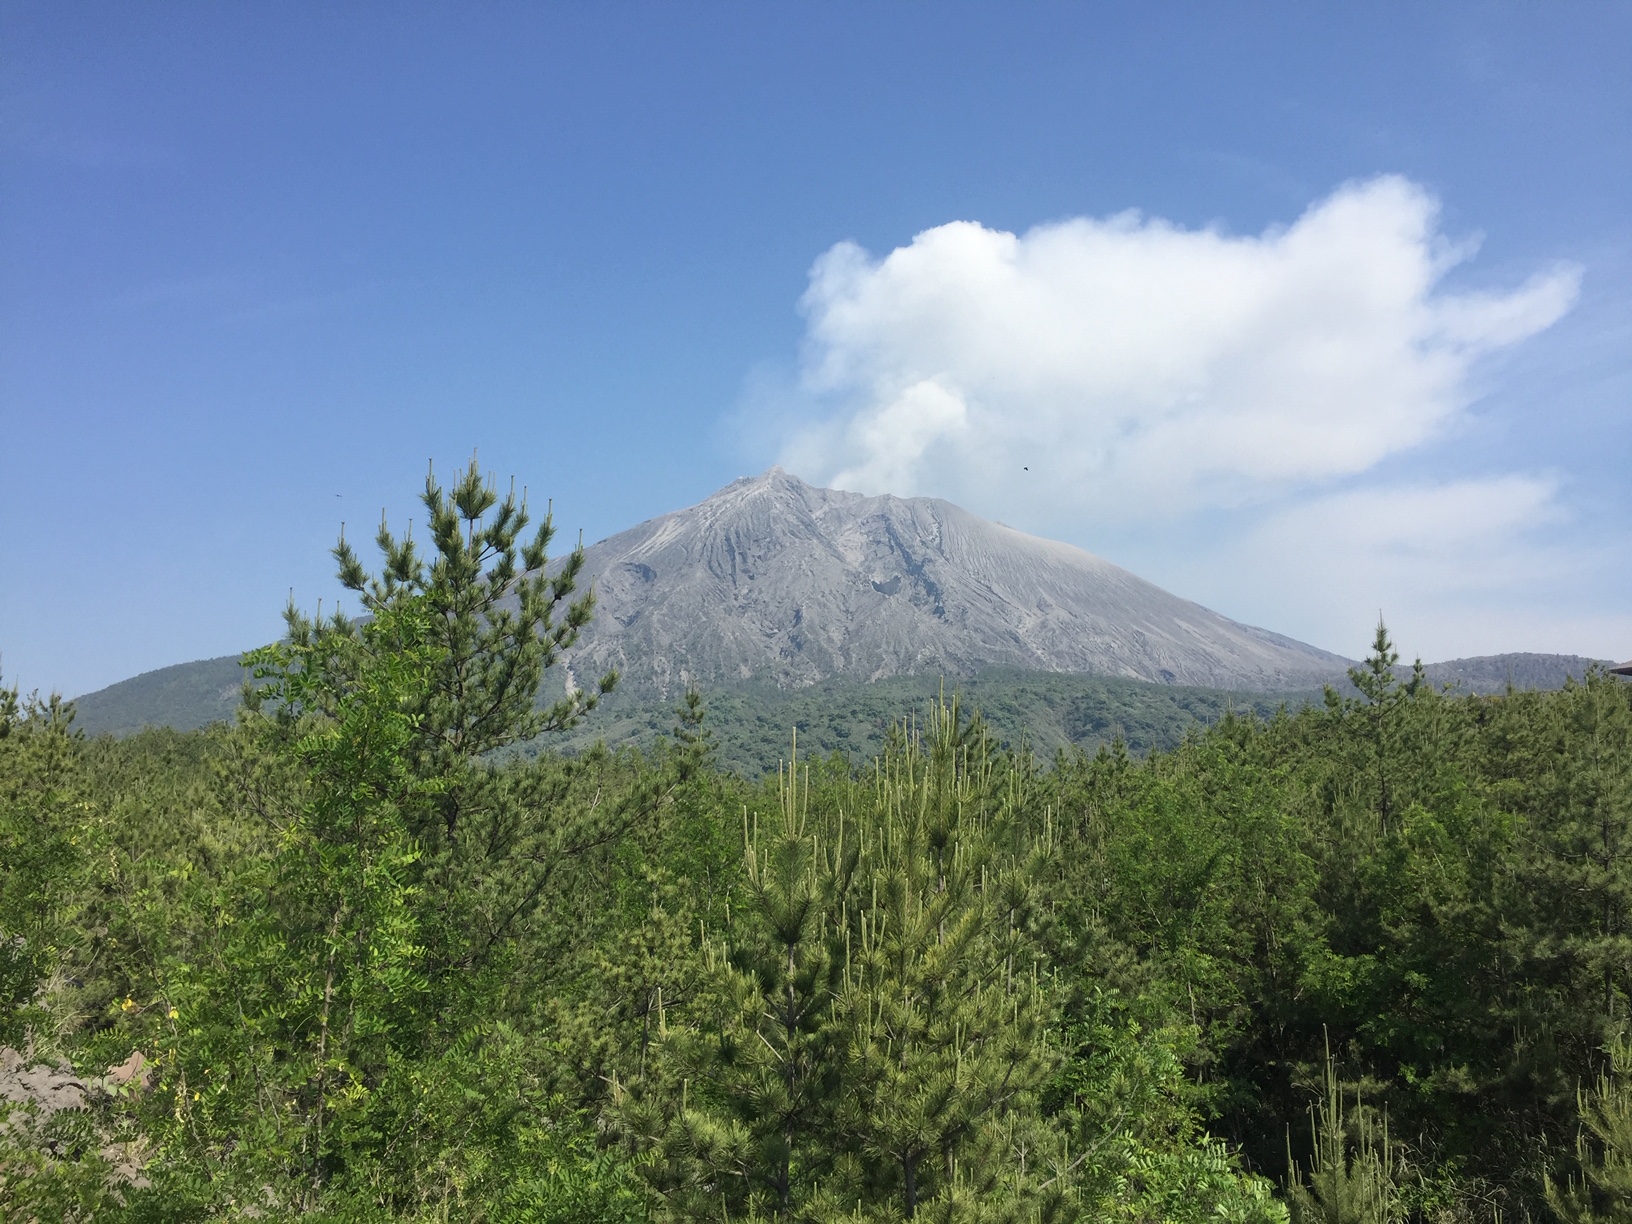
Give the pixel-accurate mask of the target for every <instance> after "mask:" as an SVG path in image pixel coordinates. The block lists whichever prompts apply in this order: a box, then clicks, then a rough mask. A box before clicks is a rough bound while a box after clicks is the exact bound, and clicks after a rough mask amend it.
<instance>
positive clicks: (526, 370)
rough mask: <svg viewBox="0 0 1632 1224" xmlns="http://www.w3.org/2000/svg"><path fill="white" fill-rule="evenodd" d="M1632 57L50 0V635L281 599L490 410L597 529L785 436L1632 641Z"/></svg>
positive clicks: (1306, 39) (1250, 559)
mask: <svg viewBox="0 0 1632 1224" xmlns="http://www.w3.org/2000/svg"><path fill="white" fill-rule="evenodd" d="M1628 62H1632V9H1629V8H1628V7H1627V6H1625V5H1624V4H1602V5H1587V4H1580V5H1577V4H1561V5H1551V6H1545V7H1543V6H1534V5H1525V6H1520V5H1512V6H1504V5H1499V4H1477V5H1471V4H1470V5H1434V4H1429V5H1409V6H1408V5H1370V6H1360V5H1351V6H1342V7H1340V6H1335V5H1290V4H1287V5H1254V4H1241V5H1231V6H1221V5H1214V4H1194V5H1185V4H1171V5H1162V6H1132V5H1129V6H1110V5H1088V4H1069V5H1050V4H1041V3H1039V4H1021V5H1014V4H995V3H994V4H944V3H942V4H905V3H901V4H890V3H886V4H877V3H869V4H855V5H850V4H836V3H825V4H821V5H815V4H806V5H795V4H778V5H764V4H727V3H712V4H707V5H679V4H653V5H639V4H624V5H619V4H613V5H595V6H591V5H559V6H545V5H534V6H521V5H500V4H462V5H453V4H447V5H413V4H408V5H403V4H391V5H386V4H378V5H368V4H352V5H316V4H309V5H301V4H288V5H276V6H251V5H239V4H231V5H218V4H214V5H202V4H201V5H184V4H155V5H146V6H139V7H138V6H129V5H112V4H108V5H96V4H80V5H62V4H34V3H23V4H19V3H11V2H0V159H3V160H0V481H3V489H4V502H3V505H4V519H3V520H0V666H3V669H4V673H5V675H6V676H7V677H8V679H15V680H18V681H20V682H21V683H22V684H23V685H24V686H25V687H35V686H38V687H40V688H42V689H48V688H53V687H55V688H60V689H62V690H63V691H65V692H67V693H70V694H72V693H77V692H83V691H87V690H89V689H93V688H96V687H99V686H101V685H103V684H106V683H109V682H111V681H114V680H117V679H121V678H123V677H125V676H128V675H132V674H135V673H137V672H140V671H143V670H146V669H149V668H153V667H158V666H162V665H165V664H168V663H173V662H179V661H182V660H185V659H190V658H198V657H203V656H208V655H216V654H223V653H228V652H230V651H234V650H238V649H243V648H246V647H248V646H252V645H254V644H256V643H258V642H261V641H263V640H266V639H269V638H270V637H272V636H274V635H275V634H276V633H277V631H278V628H279V619H278V617H279V612H280V610H281V607H282V605H283V603H284V601H285V599H286V598H287V596H288V593H289V592H290V591H291V589H292V590H293V592H294V594H295V596H296V598H297V599H298V600H299V601H301V602H302V603H303V604H307V605H310V604H313V603H315V601H316V600H317V599H318V598H319V597H323V598H325V599H332V598H333V596H334V593H335V584H334V582H333V580H332V576H331V573H330V570H331V566H330V563H329V560H328V558H327V555H326V550H327V548H328V547H329V545H330V544H331V543H332V541H333V539H334V536H335V533H336V531H337V530H338V528H339V525H340V522H341V521H342V520H346V521H348V522H349V523H351V524H352V529H353V531H356V530H357V529H358V528H361V527H371V526H372V525H373V524H374V523H375V522H377V520H378V516H379V514H380V511H381V508H382V507H384V508H385V509H386V510H387V511H388V513H389V514H390V515H391V517H392V518H393V520H394V521H396V522H399V523H400V522H401V521H403V520H405V519H407V518H408V517H411V516H412V514H413V512H414V509H415V507H414V502H413V498H414V493H415V491H416V490H417V488H418V486H419V483H420V481H421V479H422V476H423V472H424V468H425V464H426V461H427V460H428V459H434V460H435V461H436V462H437V464H438V466H439V467H441V468H442V469H443V470H451V469H452V468H453V467H454V466H455V465H457V464H459V463H461V462H462V461H463V460H464V459H465V458H467V457H468V456H469V455H470V453H471V452H472V450H473V449H477V450H479V453H480V457H481V460H482V462H483V464H484V466H487V467H490V468H492V469H494V470H495V471H497V472H498V473H499V474H500V475H501V476H508V475H510V474H512V473H513V474H515V475H516V476H517V477H518V478H519V479H520V480H522V481H524V482H525V483H527V484H528V485H529V487H530V489H531V490H532V491H533V493H534V495H535V497H539V498H542V497H546V496H548V497H553V498H554V502H555V507H556V511H557V520H558V522H559V524H560V525H561V526H562V527H563V528H564V529H566V531H567V534H568V536H569V537H570V536H573V535H575V534H576V532H577V530H579V529H582V531H583V532H584V535H585V538H586V539H588V540H594V539H597V538H600V537H601V536H604V535H606V534H610V533H611V532H613V531H616V530H619V529H621V528H623V527H626V526H629V525H632V524H633V523H635V522H637V521H639V520H641V519H644V518H647V517H650V516H652V515H654V514H658V513H662V512H664V511H667V510H670V509H675V508H678V507H680V506H683V505H687V504H690V503H693V502H695V501H697V500H700V499H701V498H702V497H704V496H706V495H707V494H708V493H710V492H712V491H713V490H714V489H716V488H718V487H719V486H720V485H722V484H724V483H726V482H727V481H729V480H731V479H733V478H735V477H737V476H739V475H743V474H746V473H749V472H753V471H757V470H760V469H762V468H764V467H766V466H768V465H769V464H770V463H772V462H777V461H781V462H783V463H784V465H785V466H788V467H790V468H792V469H793V470H795V471H796V472H798V473H799V474H800V475H803V476H805V477H806V478H807V479H811V480H820V481H836V482H839V483H845V484H849V485H851V486H854V487H858V488H865V489H867V490H869V491H877V490H883V489H888V490H889V491H893V492H898V493H915V494H932V495H940V496H947V497H951V498H953V499H954V500H957V501H960V502H961V503H963V504H965V505H967V506H969V508H970V509H973V510H976V511H977V512H979V513H983V514H986V515H989V516H991V517H995V518H1001V519H1002V520H1003V521H1005V522H1009V523H1011V524H1012V525H1014V526H1018V527H1022V528H1025V529H1028V530H1033V531H1036V532H1038V533H1039V534H1045V535H1049V536H1053V537H1055V538H1060V539H1066V540H1069V541H1071V542H1073V543H1076V544H1080V545H1082V546H1084V547H1086V548H1089V549H1091V550H1093V551H1096V552H1099V553H1101V554H1102V555H1104V556H1107V557H1109V558H1110V559H1112V560H1115V561H1117V562H1119V563H1121V564H1123V565H1126V566H1128V567H1129V568H1131V569H1133V570H1134V571H1135V572H1138V573H1140V574H1142V575H1144V576H1146V577H1148V578H1151V579H1152V580H1155V581H1157V582H1160V583H1161V584H1163V585H1164V586H1167V587H1168V588H1169V589H1172V590H1174V591H1177V592H1179V593H1181V594H1184V595H1187V596H1190V597H1192V598H1195V599H1197V600H1199V601H1201V602H1203V603H1207V604H1209V605H1210V606H1213V607H1216V608H1218V609H1219V610H1220V611H1223V612H1225V613H1226V614H1228V615H1232V616H1235V617H1237V618H1239V619H1242V620H1247V621H1250V622H1253V623H1258V624H1262V625H1265V626H1268V627H1270V628H1273V629H1276V630H1279V631H1282V632H1286V633H1290V634H1292V635H1294V636H1298V637H1301V638H1304V639H1305V640H1309V641H1313V642H1316V643H1317V644H1319V645H1321V646H1325V647H1328V648H1331V649H1335V650H1340V651H1343V652H1345V653H1350V654H1358V653H1360V652H1361V651H1362V650H1363V649H1364V646H1365V642H1366V639H1367V636H1368V631H1369V627H1370V626H1371V625H1372V624H1373V623H1374V622H1375V618H1376V615H1377V612H1378V610H1379V609H1381V610H1382V611H1383V612H1384V613H1385V615H1387V617H1388V619H1389V621H1390V623H1391V625H1393V627H1394V628H1395V630H1396V635H1397V637H1398V638H1399V639H1400V641H1401V644H1402V646H1403V647H1404V649H1405V650H1406V651H1407V652H1408V653H1416V652H1421V653H1422V654H1424V655H1425V656H1426V657H1429V658H1444V657H1452V656H1456V655H1466V654H1474V653H1487V652H1492V651H1497V650H1510V649H1512V650H1516V649H1530V650H1559V651H1571V652H1582V653H1589V654H1594V655H1605V656H1615V657H1625V656H1627V655H1632V546H1629V539H1632V482H1629V481H1628V480H1627V475H1626V473H1627V468H1628V459H1629V458H1632V147H1629V143H1628V136H1627V133H1628V132H1629V131H1632V73H1628V72H1627V71H1626V64H1627V63H1628ZM958 223H963V224H961V225H960V224H958ZM1033 344H1036V345H1040V346H1041V347H1039V348H1038V349H1037V350H1036V351H1035V352H1033V350H1032V348H1030V347H1028V346H1030V345H1033ZM1050 345H1052V347H1050ZM1045 376H1046V377H1045ZM1044 384H1046V385H1044ZM1265 405H1269V407H1265ZM1039 455H1040V456H1043V457H1044V458H1043V461H1042V462H1037V463H1033V462H1027V460H1028V459H1033V458H1035V457H1036V456H1039ZM1016 468H1021V469H1024V468H1033V469H1035V470H1036V471H1037V475H1036V476H1035V477H1034V476H1032V475H1031V474H1030V473H1027V474H1026V475H1025V476H1024V477H1022V476H1021V475H1020V474H1019V473H1018V472H1017V471H1016V470H1015V469H1016Z"/></svg>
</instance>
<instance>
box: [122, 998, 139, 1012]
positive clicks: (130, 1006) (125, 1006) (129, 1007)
mask: <svg viewBox="0 0 1632 1224" xmlns="http://www.w3.org/2000/svg"><path fill="white" fill-rule="evenodd" d="M119 1010H120V1011H127V1012H128V1011H135V1010H136V1000H135V999H128V998H127V999H126V1000H125V1001H124V1002H123V1003H121V1004H119Z"/></svg>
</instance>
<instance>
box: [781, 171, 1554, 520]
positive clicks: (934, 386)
mask: <svg viewBox="0 0 1632 1224" xmlns="http://www.w3.org/2000/svg"><path fill="white" fill-rule="evenodd" d="M1436 220H1437V205H1436V203H1435V201H1434V200H1433V198H1432V197H1431V196H1430V195H1428V194H1427V193H1426V192H1425V191H1423V190H1422V189H1421V188H1420V187H1417V186H1415V185H1414V184H1412V183H1410V182H1408V181H1406V180H1404V179H1401V178H1397V177H1388V178H1380V179H1375V180H1372V181H1369V182H1364V183H1358V184H1354V185H1350V186H1347V187H1344V188H1342V189H1341V190H1339V191H1337V192H1336V193H1334V194H1333V195H1331V196H1330V197H1329V198H1327V199H1325V200H1322V201H1321V202H1319V203H1318V204H1316V205H1314V206H1313V207H1312V208H1310V209H1309V210H1308V212H1306V213H1305V214H1304V215H1303V216H1302V217H1301V218H1299V219H1298V220H1297V221H1296V222H1295V223H1293V224H1292V225H1290V226H1289V227H1285V228H1278V229H1272V230H1269V231H1267V232H1265V233H1264V234H1262V235H1259V236H1256V237H1250V236H1249V237H1240V236H1231V235H1228V234H1225V233H1223V232H1221V231H1219V230H1216V229H1204V230H1187V229H1183V228H1180V227H1177V226H1174V225H1171V224H1168V223H1166V222H1164V221H1160V220H1154V219H1145V218H1141V217H1139V216H1136V215H1132V214H1126V215H1122V216H1118V217H1112V218H1110V219H1108V220H1092V219H1074V220H1069V221H1063V222H1059V223H1055V224H1050V225H1044V226H1039V227H1037V228H1036V229H1033V230H1031V231H1029V232H1028V233H1025V234H1023V235H1018V236H1017V235H1015V234H1011V233H1005V232H1002V231H998V230H990V229H986V228H984V227H983V226H980V225H977V224H973V223H971V222H954V223H952V224H948V225H942V226H938V227H936V228H935V229H931V230H927V231H925V232H924V233H922V234H919V235H918V236H917V237H916V238H915V239H913V241H912V243H911V244H910V245H908V246H905V247H901V248H898V249H897V250H895V251H892V252H890V254H889V255H887V256H886V257H884V258H883V259H874V258H872V257H870V256H869V255H867V254H866V253H865V252H864V251H862V250H861V249H860V248H859V247H857V246H855V245H854V244H853V243H840V244H839V245H837V246H835V247H833V248H832V249H831V250H830V251H828V252H827V253H826V254H825V255H823V256H822V257H821V258H820V259H819V260H818V261H817V262H816V265H815V267H814V268H813V269H812V271H811V280H810V287H809V290H808V292H807V293H806V295H805V297H804V302H803V306H804V310H805V313H806V316H807V319H808V334H807V339H806V345H807V347H806V352H805V360H804V365H803V384H804V389H805V392H806V393H807V394H808V395H809V396H811V397H812V398H813V399H814V400H815V402H816V403H817V404H819V405H821V406H822V408H823V409H824V411H825V416H824V418H823V419H822V420H821V422H820V423H819V424H817V425H815V426H812V427H807V428H805V429H803V430H802V431H800V432H799V433H798V434H797V436H795V437H793V438H792V439H791V440H790V441H789V442H788V443H787V445H786V446H785V447H784V452H783V456H782V458H783V461H784V462H785V463H786V464H787V465H788V466H790V467H792V468H793V469H794V470H797V471H801V472H803V473H805V474H806V475H807V476H809V477H812V478H814V479H817V480H822V481H826V482H829V483H832V484H835V485H838V486H840V487H845V488H853V489H858V490H861V491H866V492H881V491H889V492H895V493H902V494H909V493H919V492H932V493H936V494H939V495H942V496H947V497H951V498H953V499H956V500H963V501H965V502H967V503H969V504H971V505H974V506H980V505H984V506H986V507H988V508H993V507H996V508H1006V509H1007V511H1008V513H1010V514H1013V515H1016V516H1018V517H1032V518H1038V517H1041V518H1047V519H1057V518H1058V517H1059V516H1060V515H1061V514H1062V513H1071V512H1084V511H1087V512H1092V513H1093V514H1094V516H1095V517H1096V518H1097V519H1099V520H1102V521H1103V520H1105V519H1107V518H1114V517H1117V516H1123V517H1131V518H1135V519H1140V520H1147V521H1148V520H1149V518H1150V517H1151V516H1152V515H1154V514H1182V513H1185V512H1187V511H1194V510H1197V509H1201V508H1205V507H1209V506H1219V505H1230V506H1234V505H1240V504H1243V503H1248V502H1252V501H1254V500H1260V499H1264V498H1266V497H1272V496H1276V495H1278V494H1281V493H1284V492H1285V491H1287V490H1291V489H1298V488H1309V487H1311V486H1318V485H1320V484H1321V483H1323V482H1327V481H1331V480H1334V479H1337V478H1342V477H1348V476H1354V475H1355V474H1358V473H1363V472H1366V471H1368V470H1370V469H1372V468H1374V467H1376V466H1377V465H1378V464H1379V463H1381V462H1382V461H1384V460H1386V459H1388V458H1390V457H1391V456H1394V455H1397V454H1399V453H1401V452H1402V451H1405V450H1408V449H1409V448H1412V447H1415V446H1418V445H1420V444H1422V443H1423V442H1425V441H1428V440H1430V439H1432V438H1434V437H1436V436H1439V435H1442V434H1443V433H1444V432H1445V431H1446V430H1447V428H1448V427H1450V426H1452V425H1454V423H1455V422H1456V420H1457V418H1458V416H1459V414H1461V413H1462V412H1463V410H1464V409H1465V408H1466V407H1467V405H1468V402H1469V399H1470V394H1469V390H1468V373H1469V369H1470V366H1471V365H1472V363H1473V362H1475V361H1476V360H1477V359H1478V358H1479V357H1480V356H1482V355H1484V354H1487V353H1489V352H1491V351H1492V350H1495V349H1498V348H1501V347H1503V346H1505V345H1510V344H1512V343H1514V342H1515V341H1518V340H1521V339H1523V338H1524V337H1526V336H1529V335H1532V334H1533V333H1535V332H1537V331H1539V330H1541V329H1543V328H1545V327H1547V326H1548V325H1549V324H1551V323H1552V322H1554V321H1555V320H1556V319H1558V318H1559V317H1560V316H1561V315H1562V314H1563V313H1564V312H1565V311H1566V310H1567V309H1568V308H1569V306H1570V304H1571V302H1572V301H1573V300H1574V298H1575V295H1576V291H1577V285H1578V281H1579V273H1578V271H1577V270H1576V269H1574V268H1570V267H1555V268H1552V269H1549V270H1546V271H1544V272H1541V273H1538V274H1537V275H1536V276H1534V277H1533V278H1532V279H1531V280H1529V281H1528V282H1527V283H1525V284H1523V285H1521V286H1519V287H1517V288H1514V289H1511V290H1509V291H1507V292H1502V293H1486V294H1468V293H1461V294H1457V293H1449V292H1445V291H1444V290H1443V288H1442V287H1441V282H1442V279H1443V277H1444V276H1445V274H1446V273H1447V272H1448V271H1449V270H1450V269H1451V268H1452V267H1453V266H1454V265H1455V264H1457V263H1458V262H1459V261H1461V260H1462V259H1464V258H1466V257H1467V256H1468V255H1469V254H1471V245H1470V244H1467V243H1463V244H1460V245H1456V244H1452V243H1450V242H1448V241H1447V240H1446V239H1445V238H1443V237H1442V236H1441V235H1440V233H1439V232H1438V230H1437V228H1436ZM1026 468H1029V469H1030V471H1029V472H1027V471H1025V470H1024V469H1026Z"/></svg>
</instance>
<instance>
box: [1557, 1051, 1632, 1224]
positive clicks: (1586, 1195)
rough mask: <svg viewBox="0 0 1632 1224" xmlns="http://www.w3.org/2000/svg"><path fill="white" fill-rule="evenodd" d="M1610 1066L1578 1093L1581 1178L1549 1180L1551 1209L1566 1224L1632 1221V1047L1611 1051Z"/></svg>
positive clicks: (1576, 1150)
mask: <svg viewBox="0 0 1632 1224" xmlns="http://www.w3.org/2000/svg"><path fill="white" fill-rule="evenodd" d="M1609 1055H1610V1066H1609V1069H1608V1070H1607V1071H1605V1072H1603V1073H1602V1074H1601V1075H1600V1076H1599V1077H1598V1083H1597V1084H1596V1085H1595V1086H1594V1088H1593V1091H1592V1092H1591V1093H1578V1094H1577V1104H1578V1107H1579V1112H1580V1119H1581V1123H1580V1124H1581V1130H1580V1133H1579V1134H1578V1135H1577V1137H1576V1149H1575V1154H1576V1160H1577V1162H1578V1163H1579V1165H1580V1168H1581V1176H1580V1177H1579V1178H1567V1179H1566V1180H1565V1181H1564V1183H1563V1184H1562V1185H1560V1184H1558V1183H1556V1182H1554V1181H1553V1180H1552V1179H1551V1178H1548V1179H1546V1183H1545V1190H1546V1195H1547V1204H1548V1206H1550V1207H1551V1208H1552V1209H1553V1210H1554V1211H1555V1212H1557V1213H1558V1217H1559V1219H1560V1220H1562V1221H1564V1224H1627V1222H1628V1221H1632V1043H1628V1042H1627V1040H1626V1039H1625V1038H1619V1039H1617V1040H1616V1041H1615V1042H1613V1043H1612V1044H1611V1045H1610V1047H1609Z"/></svg>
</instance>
